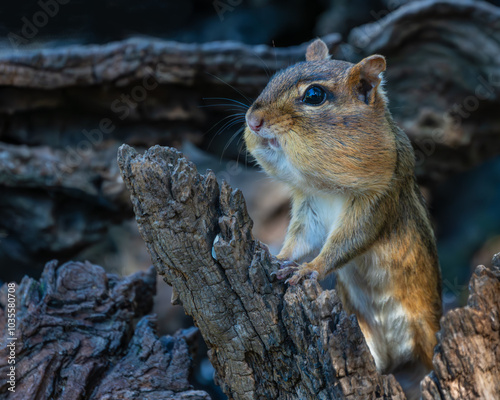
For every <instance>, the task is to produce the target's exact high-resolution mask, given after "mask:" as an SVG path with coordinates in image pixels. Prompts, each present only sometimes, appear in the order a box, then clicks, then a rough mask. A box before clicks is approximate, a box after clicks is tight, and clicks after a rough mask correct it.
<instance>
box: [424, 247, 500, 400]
mask: <svg viewBox="0 0 500 400" xmlns="http://www.w3.org/2000/svg"><path fill="white" fill-rule="evenodd" d="M438 340H439V343H438V346H437V347H436V350H435V352H434V359H433V364H434V371H433V372H432V373H431V374H429V375H428V376H427V377H426V378H425V379H424V380H423V381H422V398H423V399H424V400H431V399H433V400H445V399H446V400H459V399H500V253H498V254H496V255H495V257H494V258H493V268H491V269H490V268H486V267H484V266H482V265H480V266H478V267H477V268H476V270H475V272H474V274H473V275H472V278H471V280H470V283H469V299H468V301H467V306H465V307H463V308H459V309H456V310H451V311H450V312H448V313H447V314H446V315H445V316H444V317H443V318H442V320H441V331H440V332H439V334H438Z"/></svg>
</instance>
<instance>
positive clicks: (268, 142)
mask: <svg viewBox="0 0 500 400" xmlns="http://www.w3.org/2000/svg"><path fill="white" fill-rule="evenodd" d="M262 142H263V144H264V146H268V147H270V148H271V149H274V150H277V149H279V148H280V147H281V145H280V142H279V141H278V139H276V138H272V139H267V138H262Z"/></svg>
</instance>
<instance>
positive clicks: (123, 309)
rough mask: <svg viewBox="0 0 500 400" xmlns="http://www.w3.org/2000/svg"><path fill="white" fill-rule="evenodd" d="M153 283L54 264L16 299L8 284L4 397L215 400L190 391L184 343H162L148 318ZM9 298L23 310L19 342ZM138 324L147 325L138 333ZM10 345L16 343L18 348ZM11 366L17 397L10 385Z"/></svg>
mask: <svg viewBox="0 0 500 400" xmlns="http://www.w3.org/2000/svg"><path fill="white" fill-rule="evenodd" d="M155 282H156V279H155V273H154V270H153V269H151V270H150V271H149V272H147V273H142V272H141V273H136V274H134V275H131V276H129V277H127V278H125V279H119V278H118V277H117V276H115V275H107V274H106V273H105V272H104V270H103V269H102V268H101V267H98V266H96V265H93V264H90V263H88V262H86V263H80V262H69V263H66V264H64V265H62V266H58V264H57V261H53V262H50V263H48V264H47V265H46V267H45V269H44V272H43V274H42V277H41V279H40V281H38V282H37V281H36V280H34V279H32V278H28V277H25V278H24V279H23V280H22V282H21V284H20V285H19V286H17V287H16V289H15V290H14V291H13V292H12V290H11V292H9V291H8V286H7V284H4V285H3V286H2V288H1V289H0V334H1V339H2V346H0V375H1V376H2V380H1V382H0V397H1V398H2V399H9V400H17V399H19V400H35V399H37V400H49V399H51V400H52V399H57V400H76V399H81V400H108V399H109V400H111V399H113V400H119V399H123V400H129V399H137V400H142V399H147V400H160V399H172V400H187V399H189V400H209V399H210V398H209V396H208V394H207V393H205V392H203V391H198V390H193V389H192V387H191V386H190V385H189V383H188V379H187V378H188V375H189V368H190V364H191V361H190V353H189V349H188V346H187V344H186V340H185V339H186V337H185V336H186V335H185V334H183V333H180V334H178V335H176V336H174V337H163V338H161V339H160V338H158V336H157V335H156V332H155V329H156V322H155V318H154V317H152V316H145V314H146V313H148V312H150V311H151V308H152V305H153V295H154V293H155V289H156V285H155ZM9 293H11V295H12V294H14V296H15V299H16V305H17V307H16V309H17V312H16V317H15V319H16V325H17V326H16V330H15V336H10V335H9V332H8V325H7V315H6V309H7V308H6V305H7V303H8V296H9ZM11 298H12V296H10V299H11ZM9 303H10V302H9ZM9 318H10V317H9ZM136 318H141V319H140V321H139V322H138V323H137V325H136V326H135V331H134V319H136ZM188 333H189V332H186V334H188ZM11 337H15V338H16V340H15V341H14V345H13V346H12V345H11V344H12V340H10V339H9V338H11ZM9 345H10V346H9ZM9 356H13V358H11V359H13V360H15V364H12V363H9V362H8V360H9ZM12 366H14V367H15V375H16V384H15V387H14V390H15V391H10V390H9V389H8V388H9V387H11V385H9V383H8V381H7V379H6V377H7V376H8V375H7V373H8V372H10V368H11V367H12Z"/></svg>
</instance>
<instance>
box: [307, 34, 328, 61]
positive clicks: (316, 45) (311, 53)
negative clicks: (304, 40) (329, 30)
mask: <svg viewBox="0 0 500 400" xmlns="http://www.w3.org/2000/svg"><path fill="white" fill-rule="evenodd" d="M328 57H329V55H328V46H327V45H326V43H325V42H323V41H322V40H321V39H316V40H315V41H314V42H312V43H311V44H310V45H309V46H308V47H307V51H306V61H321V60H326V59H327V58H328Z"/></svg>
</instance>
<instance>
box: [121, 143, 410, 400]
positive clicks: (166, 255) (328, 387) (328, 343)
mask: <svg viewBox="0 0 500 400" xmlns="http://www.w3.org/2000/svg"><path fill="white" fill-rule="evenodd" d="M118 162H119V166H120V169H121V171H122V175H123V178H124V181H125V183H126V185H127V187H128V189H129V190H130V192H131V199H132V203H133V206H134V210H135V213H136V218H137V222H138V224H139V229H140V232H141V235H142V237H143V239H144V240H145V242H146V245H147V247H148V249H149V251H150V254H151V258H152V260H153V262H154V264H155V266H156V268H157V270H158V272H159V273H160V274H161V275H162V276H163V277H164V279H165V281H167V282H168V283H169V284H171V285H172V286H173V287H174V289H175V290H176V291H177V292H178V299H179V301H180V302H182V304H183V306H184V309H185V310H186V312H187V313H188V314H189V315H191V316H192V317H193V318H194V319H195V321H196V325H197V326H198V327H199V329H200V331H201V333H202V335H203V337H204V339H205V341H206V342H207V345H208V347H209V357H210V360H211V362H212V364H213V365H214V367H215V369H216V371H217V382H218V384H220V385H221V387H222V389H223V390H224V392H225V393H226V394H227V395H228V396H229V397H230V398H233V399H238V400H239V399H263V398H269V399H303V400H304V399H368V398H370V399H372V398H386V399H389V398H390V399H404V398H405V397H404V394H403V392H402V390H401V387H400V386H399V384H398V383H397V382H396V380H395V379H394V377H393V376H392V375H389V376H385V375H379V374H378V373H377V371H376V369H375V363H374V361H373V359H372V357H371V355H370V353H369V350H368V347H367V345H366V343H365V340H364V338H363V335H362V333H361V331H360V329H359V326H358V323H357V320H356V319H355V317H354V316H350V315H347V314H346V313H345V312H344V311H343V309H342V305H341V303H340V301H339V299H338V297H337V295H336V293H335V291H323V290H321V288H320V286H319V284H318V283H316V282H313V281H306V282H305V283H304V284H303V285H299V286H297V287H290V288H287V287H286V286H285V285H284V284H283V283H281V282H276V281H274V280H273V278H272V276H271V272H272V271H274V270H276V269H277V268H278V262H277V261H276V259H275V258H274V257H272V256H271V255H270V254H269V252H268V250H267V247H266V246H265V245H263V244H261V243H260V242H258V241H257V240H255V239H254V238H253V237H252V233H251V230H252V220H251V219H250V217H249V215H248V213H247V211H246V207H245V201H244V199H243V197H242V195H241V192H240V191H239V190H233V189H231V187H230V186H229V185H227V184H223V185H222V187H221V188H220V189H219V186H218V184H217V181H216V179H215V176H214V174H213V173H211V172H208V173H207V174H206V175H203V176H202V175H199V174H198V173H197V172H196V169H195V167H194V165H193V164H191V163H189V162H187V161H186V159H184V158H183V157H182V155H181V154H180V153H179V152H177V151H176V150H174V149H171V148H163V147H160V146H155V147H153V148H151V149H150V150H149V151H147V152H146V153H145V154H144V155H140V154H138V153H136V152H135V151H134V150H133V149H132V148H131V147H129V146H127V145H124V146H122V147H121V148H120V150H119V156H118Z"/></svg>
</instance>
